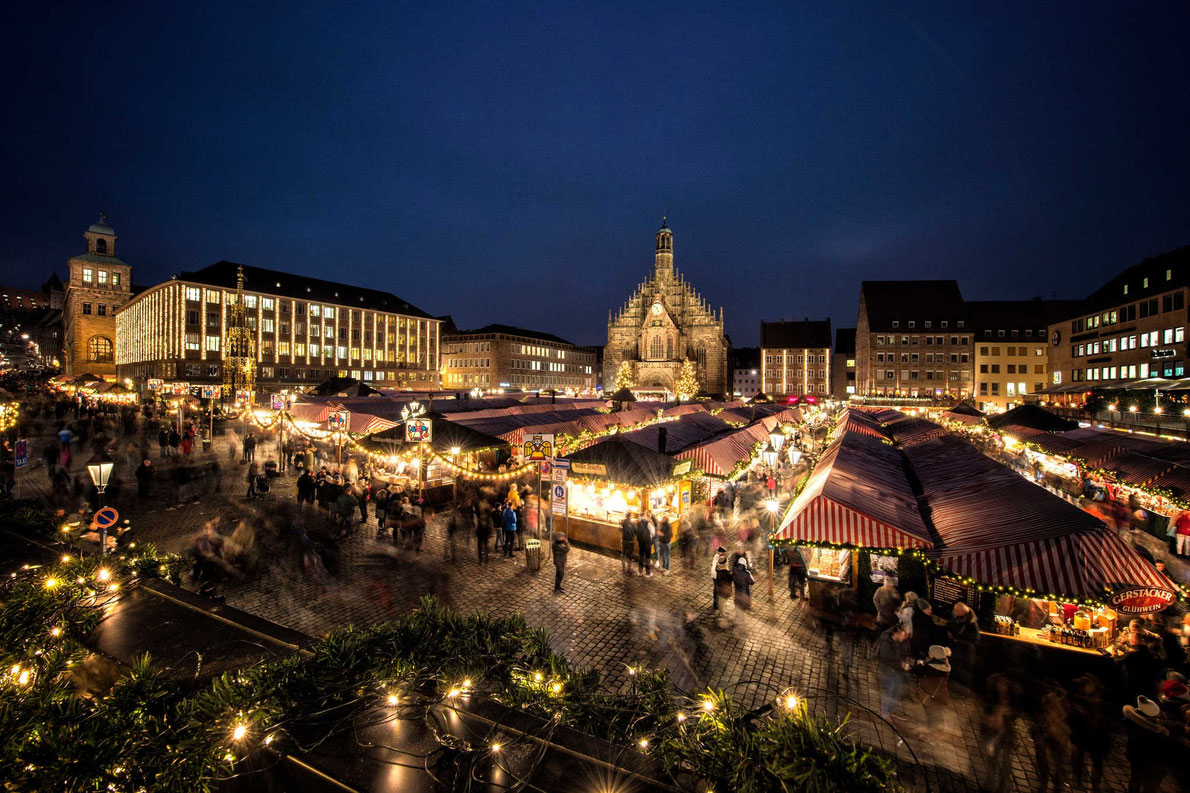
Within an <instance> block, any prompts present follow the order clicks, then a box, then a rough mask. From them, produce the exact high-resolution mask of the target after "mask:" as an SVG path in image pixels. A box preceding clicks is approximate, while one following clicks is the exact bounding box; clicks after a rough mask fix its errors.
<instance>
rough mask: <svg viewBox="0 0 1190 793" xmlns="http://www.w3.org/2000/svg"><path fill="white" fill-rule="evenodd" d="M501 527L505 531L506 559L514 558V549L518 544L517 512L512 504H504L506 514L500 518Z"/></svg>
mask: <svg viewBox="0 0 1190 793" xmlns="http://www.w3.org/2000/svg"><path fill="white" fill-rule="evenodd" d="M500 519H501V527H502V528H503V529H504V556H505V558H508V559H511V558H512V549H513V546H514V545H515V544H516V529H517V526H516V511H515V510H513V508H512V504H509V503H505V504H504V512H503V513H502V514H501V516H500Z"/></svg>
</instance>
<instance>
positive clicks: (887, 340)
mask: <svg viewBox="0 0 1190 793" xmlns="http://www.w3.org/2000/svg"><path fill="white" fill-rule="evenodd" d="M919 339H920V337H919V336H901V337H900V340H901V346H903V347H917V346H919V345H920V342H919ZM896 343H897V337H896V336H877V337H876V346H877V347H884V346H889V347H891V346H893V345H895V344H896ZM950 343H951V344H952V345H955V346H958V345H960V344H961V345H963V346H964V347H965V346H967V345H968V344H970V343H971V337H970V336H951V337H950ZM945 344H946V337H945V336H926V337H925V346H926V347H941V346H943V345H945Z"/></svg>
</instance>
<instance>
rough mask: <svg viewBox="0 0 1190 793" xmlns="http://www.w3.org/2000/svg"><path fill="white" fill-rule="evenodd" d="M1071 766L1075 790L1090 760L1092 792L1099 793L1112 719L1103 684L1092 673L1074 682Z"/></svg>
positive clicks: (1071, 704) (1081, 781) (1109, 742)
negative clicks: (1104, 697)
mask: <svg viewBox="0 0 1190 793" xmlns="http://www.w3.org/2000/svg"><path fill="white" fill-rule="evenodd" d="M1069 710H1070V721H1069V724H1070V743H1071V759H1070V765H1071V770H1072V771H1073V774H1072V776H1073V778H1074V787H1076V788H1081V787H1082V786H1083V773H1084V772H1085V771H1086V765H1087V761H1088V760H1090V761H1091V778H1090V780H1089V782H1090V790H1091V793H1099V791H1100V789H1101V787H1102V784H1103V761H1104V759H1106V758H1107V753H1108V751H1109V750H1110V749H1111V742H1112V737H1111V728H1112V725H1111V720H1110V719H1109V718H1108V715H1107V707H1106V704H1105V703H1104V701H1103V684H1102V683H1100V682H1099V678H1097V677H1095V675H1092V674H1090V673H1087V674H1085V675H1082V676H1081V677H1079V678H1078V679H1076V680H1075V681H1074V691H1073V693H1072V694H1071V696H1070V709H1069Z"/></svg>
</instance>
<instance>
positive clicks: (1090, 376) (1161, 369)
mask: <svg viewBox="0 0 1190 793" xmlns="http://www.w3.org/2000/svg"><path fill="white" fill-rule="evenodd" d="M1183 368H1184V367H1183V364H1182V361H1172V360H1171V361H1161V362H1159V363H1153V364H1152V365H1151V366H1150V365H1149V364H1147V363H1141V364H1129V365H1127V366H1092V367H1089V368H1087V369H1074V370H1072V371H1071V373H1070V376H1071V382H1074V383H1082V382H1092V381H1096V380H1135V379H1137V378H1140V379H1142V380H1143V379H1144V378H1146V377H1150V376H1152V377H1181V376H1182V375H1183ZM1061 382H1062V373H1061V372H1054V384H1055V385H1059V384H1061Z"/></svg>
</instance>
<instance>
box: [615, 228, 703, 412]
mask: <svg viewBox="0 0 1190 793" xmlns="http://www.w3.org/2000/svg"><path fill="white" fill-rule="evenodd" d="M685 359H689V360H690V361H691V362H692V363H693V364H694V366H695V372H696V376H697V378H698V382H699V383H700V384H701V386H702V390H703V391H704V392H706V393H709V394H726V393H727V338H726V336H725V335H724V333H723V309H722V308H720V309H719V311H718V313H716V312H715V310H714V309H712V308H711V307H710V306H709V305H708V304H707V302H706V301H705V300H704V299H703V298H702V296H701V295H700V294H698V292H696V291H695V290H694V288H693V287H691V286H690V285H689V284H688V283H687V282H686V280H685V279H684V278H683V277H682V276H681V274H680V273H678V272H677V271H676V270H674V254H673V232H672V231H671V230H670V228H669V226H668V225H667V224H666V222H665V219H664V218H663V219H662V221H661V228H659V229H657V236H656V249H655V251H654V253H653V272H652V275H651V276H650V277H649V279H648V280H647V281H644V282H642V283H641V284H639V285H637V287H636V290H635V291H634V292H633V293H632V295H631V296H630V297H629V298H628V300H627V302H625V303H624V304H623V305H622V306H621V307H620V309H619V311H618V312H612V313H609V315H608V320H607V346H606V347H604V351H603V382H604V384H605V387H606V384H610V383H613V382H615V379H616V374H617V373H618V372H619V371H620V366H621V364H623V363H624V362H627V363H628V365H629V369H630V370H631V372H632V381H633V383H635V386H634V388H633V391H635V392H637V393H638V394H642V395H649V396H659V397H661V398H666V399H671V398H672V397H673V392H674V385H675V384H676V383H677V382H678V377H679V375H680V372H681V369H682V361H683V360H685Z"/></svg>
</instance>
